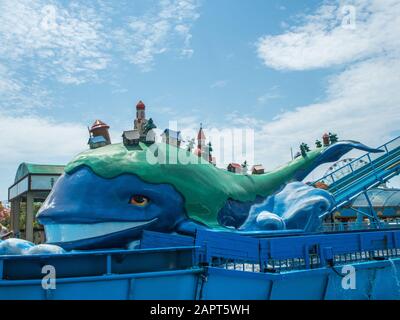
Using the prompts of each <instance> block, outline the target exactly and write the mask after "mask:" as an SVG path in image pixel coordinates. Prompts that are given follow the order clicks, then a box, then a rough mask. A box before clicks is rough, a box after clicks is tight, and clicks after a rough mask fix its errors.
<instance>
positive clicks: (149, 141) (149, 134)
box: [145, 130, 156, 144]
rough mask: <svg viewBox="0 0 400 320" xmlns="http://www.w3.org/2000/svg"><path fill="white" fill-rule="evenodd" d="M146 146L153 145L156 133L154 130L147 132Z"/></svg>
mask: <svg viewBox="0 0 400 320" xmlns="http://www.w3.org/2000/svg"><path fill="white" fill-rule="evenodd" d="M145 142H146V143H147V144H153V143H155V142H156V133H155V132H154V130H149V131H148V132H147V134H146V141H145Z"/></svg>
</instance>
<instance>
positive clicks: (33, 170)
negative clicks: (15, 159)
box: [14, 162, 65, 182]
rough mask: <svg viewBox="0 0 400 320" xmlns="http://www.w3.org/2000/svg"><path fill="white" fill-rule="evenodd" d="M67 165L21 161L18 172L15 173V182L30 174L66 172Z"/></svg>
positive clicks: (59, 173)
mask: <svg viewBox="0 0 400 320" xmlns="http://www.w3.org/2000/svg"><path fill="white" fill-rule="evenodd" d="M64 168H65V166H62V165H50V164H33V163H25V162H24V163H21V164H20V165H19V167H18V170H17V173H16V174H15V180H14V182H17V181H19V180H21V179H22V178H24V177H25V176H27V175H29V174H43V175H48V174H52V175H53V174H54V175H61V174H63V173H64Z"/></svg>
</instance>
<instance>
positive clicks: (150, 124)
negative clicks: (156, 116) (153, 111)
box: [144, 118, 157, 133]
mask: <svg viewBox="0 0 400 320" xmlns="http://www.w3.org/2000/svg"><path fill="white" fill-rule="evenodd" d="M155 128H157V126H156V125H155V124H154V121H153V119H152V118H150V119H149V121H147V123H146V125H145V126H144V133H147V132H149V131H150V130H153V129H155Z"/></svg>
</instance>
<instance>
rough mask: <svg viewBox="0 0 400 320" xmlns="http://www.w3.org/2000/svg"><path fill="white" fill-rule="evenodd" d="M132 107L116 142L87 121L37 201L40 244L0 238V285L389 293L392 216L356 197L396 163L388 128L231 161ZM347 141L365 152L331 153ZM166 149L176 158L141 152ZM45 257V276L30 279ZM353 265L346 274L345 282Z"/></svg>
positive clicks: (67, 291)
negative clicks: (379, 135) (47, 280)
mask: <svg viewBox="0 0 400 320" xmlns="http://www.w3.org/2000/svg"><path fill="white" fill-rule="evenodd" d="M144 110H145V106H144V104H143V102H140V103H139V104H138V106H137V121H135V125H134V129H133V130H129V131H125V132H124V133H123V143H117V144H111V139H110V137H109V136H108V131H107V130H108V126H107V125H105V124H104V123H103V122H97V126H98V127H99V128H101V131H99V130H97V131H96V130H90V140H89V145H90V150H87V151H84V152H83V153H81V154H79V155H78V156H76V157H75V158H74V159H72V161H71V162H70V163H69V164H68V165H67V166H66V167H65V172H64V174H63V175H62V176H61V177H60V178H59V180H58V181H57V182H56V184H55V185H54V188H53V189H52V192H51V193H50V195H49V196H48V197H47V199H46V201H45V203H44V204H43V206H42V208H41V210H40V212H39V213H38V215H37V219H38V221H39V222H40V223H41V224H42V225H44V228H45V231H46V237H47V244H42V245H37V246H35V245H34V244H33V243H30V242H27V241H24V240H20V239H9V240H6V241H3V242H1V243H0V253H1V254H2V255H0V298H1V299H190V300H194V299H198V300H203V299H204V300H205V299H400V284H399V283H400V279H399V278H398V272H397V269H398V267H399V265H400V225H398V224H397V223H393V222H391V223H389V222H387V221H383V220H381V219H380V217H379V215H378V213H377V212H376V210H375V208H374V206H373V204H372V201H371V199H370V197H369V192H370V191H371V190H373V189H374V188H376V187H378V186H380V185H382V184H384V183H386V182H387V181H388V180H390V179H391V178H393V177H394V176H396V175H398V174H399V173H400V137H398V138H396V139H393V140H391V141H389V142H387V143H385V144H384V145H382V146H380V147H378V148H370V147H367V146H365V145H363V144H361V143H359V142H356V141H336V140H334V141H331V143H329V142H328V141H327V138H326V136H324V144H323V145H322V144H321V145H319V146H317V148H316V149H315V150H309V149H308V147H307V148H306V146H305V145H302V152H301V155H300V156H298V157H296V159H294V160H293V161H291V162H290V163H288V164H286V165H285V166H282V167H280V168H279V169H276V170H274V171H269V172H265V173H264V172H263V171H260V174H253V175H244V174H237V173H235V172H229V171H226V170H222V169H218V168H216V167H215V166H214V164H213V162H214V160H213V158H212V156H210V155H209V154H206V155H205V154H204V148H205V147H206V144H205V141H203V140H204V137H205V136H204V133H203V129H202V128H201V131H200V133H199V144H198V147H197V149H195V152H194V153H192V152H189V151H187V150H185V149H182V148H180V143H181V138H180V132H174V131H172V130H166V131H164V133H163V142H162V143H157V142H156V141H155V139H154V131H153V129H154V128H155V125H154V123H153V121H152V120H151V119H149V120H146V119H145V114H144ZM99 132H104V135H103V134H101V133H99ZM99 136H103V138H104V139H102V138H99ZM332 137H333V135H332ZM210 148H211V145H210ZM352 149H359V150H363V151H365V152H366V153H365V154H364V155H363V156H361V157H359V158H357V159H351V160H342V161H340V159H341V158H342V157H343V156H345V155H346V154H347V153H348V152H349V151H351V150H352ZM171 154H176V155H178V157H177V158H179V159H180V158H181V157H184V156H185V157H186V160H189V161H188V163H185V164H183V163H179V162H178V163H173V164H172V163H168V162H153V163H151V164H150V163H149V161H148V159H149V157H150V158H151V159H153V160H154V159H161V158H162V159H170V157H169V156H171ZM338 161H340V162H338ZM332 162H336V166H335V168H331V169H330V170H329V171H328V172H327V173H326V175H324V177H322V178H321V179H318V180H317V181H315V182H313V183H310V184H309V185H307V184H304V183H302V182H301V181H302V180H303V179H304V178H305V177H306V176H307V175H308V174H309V173H310V172H311V171H312V170H314V169H315V168H316V167H318V166H319V165H321V164H324V163H332ZM360 196H364V197H365V199H366V201H367V203H368V204H369V209H368V210H359V209H357V208H355V207H354V208H352V209H351V210H354V211H355V213H356V214H357V216H358V217H359V219H357V221H354V222H349V223H347V224H346V226H345V228H344V227H343V225H341V227H338V225H340V224H339V223H337V222H335V221H333V220H332V221H329V217H331V218H332V217H333V216H334V214H335V213H336V212H338V211H339V210H341V209H343V208H348V207H351V204H352V203H353V202H354V200H355V199H357V198H358V197H360ZM45 266H52V267H53V268H54V270H56V274H57V275H56V280H55V281H56V283H57V285H56V288H55V287H51V286H43V285H42V284H43V282H42V279H43V268H44V267H45ZM346 270H347V271H346ZM348 270H350V271H348ZM352 273H353V274H354V276H355V277H356V284H357V285H355V286H352V285H350V286H346V285H344V284H343V279H344V278H346V277H347V276H351V274H352Z"/></svg>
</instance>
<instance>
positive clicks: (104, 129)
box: [88, 120, 111, 149]
mask: <svg viewBox="0 0 400 320" xmlns="http://www.w3.org/2000/svg"><path fill="white" fill-rule="evenodd" d="M108 129H110V127H109V126H108V125H107V124H105V123H104V122H103V121H101V120H96V121H95V122H94V123H93V125H92V127H91V128H90V129H89V135H90V137H89V141H88V145H89V146H90V149H97V148H101V147H104V146H106V145H109V144H111V138H110V134H109V132H108Z"/></svg>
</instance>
